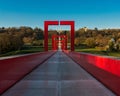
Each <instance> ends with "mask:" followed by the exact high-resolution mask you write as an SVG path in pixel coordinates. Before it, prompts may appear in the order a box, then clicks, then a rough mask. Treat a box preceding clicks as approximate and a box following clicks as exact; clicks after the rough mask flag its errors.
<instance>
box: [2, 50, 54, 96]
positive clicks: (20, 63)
mask: <svg viewBox="0 0 120 96" xmlns="http://www.w3.org/2000/svg"><path fill="white" fill-rule="evenodd" d="M54 53H55V51H49V52H40V53H36V54H31V55H25V56H20V57H15V58H9V59H4V60H0V94H2V93H3V92H4V91H6V90H7V89H8V88H9V87H11V86H12V85H13V84H15V83H16V82H17V81H19V80H20V79H22V78H23V77H24V76H25V75H27V74H28V73H30V72H31V71H32V70H33V69H35V68H36V67H38V66H39V65H40V64H42V63H43V62H44V61H45V60H47V59H48V58H49V57H50V56H52V55H53V54H54Z"/></svg>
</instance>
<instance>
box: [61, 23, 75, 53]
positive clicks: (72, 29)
mask: <svg viewBox="0 0 120 96" xmlns="http://www.w3.org/2000/svg"><path fill="white" fill-rule="evenodd" d="M60 25H70V26H71V33H70V34H71V51H74V38H75V37H74V21H60Z"/></svg>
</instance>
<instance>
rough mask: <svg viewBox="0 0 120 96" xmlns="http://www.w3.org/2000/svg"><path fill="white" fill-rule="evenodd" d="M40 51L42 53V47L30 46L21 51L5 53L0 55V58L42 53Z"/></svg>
mask: <svg viewBox="0 0 120 96" xmlns="http://www.w3.org/2000/svg"><path fill="white" fill-rule="evenodd" d="M42 51H44V48H43V47H38V46H32V47H26V48H23V49H21V50H17V51H11V52H7V53H5V54H1V55H0V57H3V56H12V55H19V54H27V53H36V52H42Z"/></svg>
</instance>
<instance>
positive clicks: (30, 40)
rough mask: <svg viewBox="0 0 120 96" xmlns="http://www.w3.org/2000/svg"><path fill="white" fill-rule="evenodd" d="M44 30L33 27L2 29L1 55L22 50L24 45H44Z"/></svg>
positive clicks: (0, 31) (0, 33)
mask: <svg viewBox="0 0 120 96" xmlns="http://www.w3.org/2000/svg"><path fill="white" fill-rule="evenodd" d="M41 40H43V30H42V29H40V28H34V29H33V28H31V27H25V26H23V27H19V28H16V27H11V28H10V27H9V28H4V27H2V28H0V54H2V53H6V52H9V51H13V50H20V49H21V48H22V47H23V45H39V46H40V45H42V44H43V42H42V41H41Z"/></svg>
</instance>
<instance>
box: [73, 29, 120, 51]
mask: <svg viewBox="0 0 120 96" xmlns="http://www.w3.org/2000/svg"><path fill="white" fill-rule="evenodd" d="M85 29H86V28H81V29H79V30H77V31H76V34H75V45H76V46H86V47H90V48H95V47H98V48H103V49H105V50H109V51H119V50H120V29H101V30H98V29H97V28H95V29H87V30H85Z"/></svg>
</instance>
